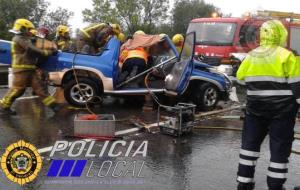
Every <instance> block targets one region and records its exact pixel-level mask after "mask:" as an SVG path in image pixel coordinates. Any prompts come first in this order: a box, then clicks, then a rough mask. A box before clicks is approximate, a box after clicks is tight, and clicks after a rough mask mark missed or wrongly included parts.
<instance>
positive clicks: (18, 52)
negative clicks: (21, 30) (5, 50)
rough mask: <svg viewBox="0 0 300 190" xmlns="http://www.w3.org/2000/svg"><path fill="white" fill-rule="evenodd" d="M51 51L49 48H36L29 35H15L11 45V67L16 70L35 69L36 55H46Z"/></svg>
mask: <svg viewBox="0 0 300 190" xmlns="http://www.w3.org/2000/svg"><path fill="white" fill-rule="evenodd" d="M51 53H52V51H51V50H42V49H39V48H36V47H35V46H34V45H33V44H32V42H31V39H30V38H29V37H25V36H21V35H15V37H14V38H13V40H12V45H11V54H12V68H13V69H18V70H32V69H36V63H37V58H38V56H40V55H43V56H48V55H50V54H51Z"/></svg>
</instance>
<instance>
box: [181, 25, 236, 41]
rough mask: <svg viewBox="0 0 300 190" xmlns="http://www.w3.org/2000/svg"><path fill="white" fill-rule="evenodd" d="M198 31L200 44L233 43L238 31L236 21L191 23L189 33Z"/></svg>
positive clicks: (197, 37) (197, 36)
mask: <svg viewBox="0 0 300 190" xmlns="http://www.w3.org/2000/svg"><path fill="white" fill-rule="evenodd" d="M194 31H195V32H196V43H197V44H200V45H217V46H222V45H223V46H226V45H232V43H233V38H234V34H235V31H236V24H235V23H223V22H199V23H190V25H189V28H188V31H187V33H189V32H194Z"/></svg>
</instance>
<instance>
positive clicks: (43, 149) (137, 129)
mask: <svg viewBox="0 0 300 190" xmlns="http://www.w3.org/2000/svg"><path fill="white" fill-rule="evenodd" d="M140 129H141V128H138V127H136V128H132V129H126V130H122V131H117V132H115V136H119V135H125V134H128V133H133V132H137V131H139V130H140ZM81 140H82V141H86V142H91V141H92V140H94V139H81ZM71 145H72V142H68V147H70V146H71ZM60 146H63V145H58V148H60ZM52 149H53V146H49V147H45V148H40V149H38V153H40V154H43V153H46V152H50V151H51V150H52Z"/></svg>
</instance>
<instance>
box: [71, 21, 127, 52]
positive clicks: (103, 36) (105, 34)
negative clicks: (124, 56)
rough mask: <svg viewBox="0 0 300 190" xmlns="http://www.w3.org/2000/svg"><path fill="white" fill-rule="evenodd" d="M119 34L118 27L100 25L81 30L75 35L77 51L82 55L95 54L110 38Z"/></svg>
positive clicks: (119, 29)
mask: <svg viewBox="0 0 300 190" xmlns="http://www.w3.org/2000/svg"><path fill="white" fill-rule="evenodd" d="M120 33H121V28H120V25H118V24H112V25H110V24H107V23H100V24H94V25H92V26H89V27H87V28H84V29H81V30H80V32H79V33H78V34H77V40H76V47H77V51H78V52H81V53H84V54H92V55H93V54H96V53H98V52H99V49H100V48H101V47H103V46H104V45H105V44H106V43H107V41H108V39H109V37H110V36H114V35H116V36H118V34H120Z"/></svg>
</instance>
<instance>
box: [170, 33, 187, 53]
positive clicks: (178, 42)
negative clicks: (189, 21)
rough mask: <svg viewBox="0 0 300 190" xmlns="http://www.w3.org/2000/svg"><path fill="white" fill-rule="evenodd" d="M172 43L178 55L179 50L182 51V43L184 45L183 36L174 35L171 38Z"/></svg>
mask: <svg viewBox="0 0 300 190" xmlns="http://www.w3.org/2000/svg"><path fill="white" fill-rule="evenodd" d="M172 42H173V43H174V45H175V47H176V50H177V51H178V53H180V52H181V50H182V46H183V43H184V37H183V35H182V34H175V35H174V36H173V38H172Z"/></svg>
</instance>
